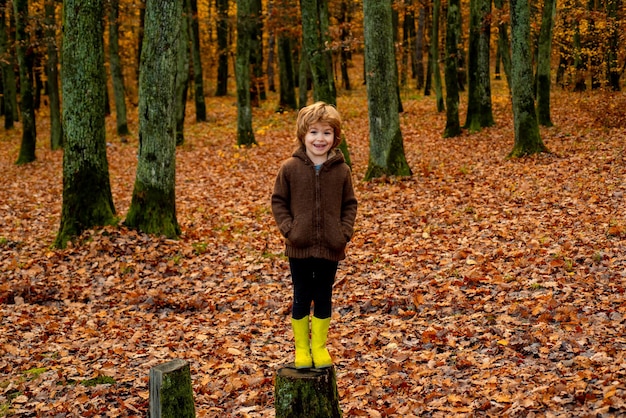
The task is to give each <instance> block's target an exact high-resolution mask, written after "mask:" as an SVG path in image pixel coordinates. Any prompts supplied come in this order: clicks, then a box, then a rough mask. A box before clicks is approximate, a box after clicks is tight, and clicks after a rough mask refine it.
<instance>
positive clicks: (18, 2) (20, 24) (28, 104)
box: [13, 0, 37, 164]
mask: <svg viewBox="0 0 626 418" xmlns="http://www.w3.org/2000/svg"><path fill="white" fill-rule="evenodd" d="M13 9H14V14H15V41H16V42H17V61H18V63H19V67H20V99H21V101H20V110H21V113H22V144H21V146H20V153H19V155H18V157H17V161H16V164H27V163H30V162H32V161H35V148H36V146H37V130H36V125H35V102H34V94H33V79H32V74H33V58H34V57H33V56H32V51H29V46H30V45H29V43H30V37H29V35H28V31H27V30H26V27H27V25H28V0H14V1H13Z"/></svg>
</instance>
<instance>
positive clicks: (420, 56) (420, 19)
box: [415, 3, 426, 90]
mask: <svg viewBox="0 0 626 418" xmlns="http://www.w3.org/2000/svg"><path fill="white" fill-rule="evenodd" d="M420 4H421V3H420ZM425 25H426V9H425V6H420V9H419V14H418V15H417V34H416V36H415V66H416V69H415V71H416V73H415V78H416V80H417V90H421V89H422V88H423V87H424V77H425V76H424V26H425Z"/></svg>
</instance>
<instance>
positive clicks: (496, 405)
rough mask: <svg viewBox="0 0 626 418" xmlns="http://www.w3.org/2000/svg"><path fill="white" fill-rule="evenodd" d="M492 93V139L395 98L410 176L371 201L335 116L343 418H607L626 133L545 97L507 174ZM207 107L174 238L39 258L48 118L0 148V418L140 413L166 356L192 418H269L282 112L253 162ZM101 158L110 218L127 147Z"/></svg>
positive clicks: (565, 101) (56, 190)
mask: <svg viewBox="0 0 626 418" xmlns="http://www.w3.org/2000/svg"><path fill="white" fill-rule="evenodd" d="M497 90H498V91H502V92H503V93H504V94H501V95H500V96H495V97H494V111H495V118H496V123H497V126H496V127H493V128H489V129H485V130H484V131H482V132H480V133H476V134H472V135H469V134H465V135H464V136H462V137H460V138H453V139H442V138H441V133H442V132H443V128H444V126H445V115H444V114H438V113H436V111H435V105H434V101H433V100H434V99H432V98H422V97H420V96H418V95H412V94H409V93H408V92H404V93H403V96H402V97H403V102H404V106H405V113H403V114H402V116H401V120H402V126H403V128H402V131H403V136H404V142H405V148H406V154H407V159H408V161H409V164H410V165H411V167H412V169H413V171H414V175H413V177H412V178H410V179H404V180H398V179H387V180H385V181H376V182H371V183H365V182H362V181H361V179H362V178H363V175H364V173H365V169H366V166H367V156H368V131H367V111H366V101H365V98H364V92H363V91H362V90H359V91H357V92H352V93H351V94H350V93H344V94H343V95H342V97H341V98H340V99H339V106H338V107H339V109H340V110H341V111H342V113H343V116H344V118H345V132H346V135H347V140H348V142H349V144H350V147H351V155H352V161H353V171H354V176H355V181H356V189H357V193H358V197H359V203H360V206H359V214H358V218H357V229H356V235H355V237H354V240H353V242H352V243H351V244H350V246H349V250H348V253H349V256H348V259H347V260H346V261H345V262H343V263H342V264H341V265H340V270H339V273H338V277H337V282H336V286H335V296H334V315H333V322H332V326H331V331H330V338H329V340H330V341H329V344H330V351H331V353H332V355H333V356H334V358H335V362H336V367H337V375H338V386H339V393H340V397H341V407H342V409H343V412H344V415H345V416H368V417H386V416H389V417H411V416H415V417H417V416H424V417H447V416H455V415H458V416H489V417H497V416H511V417H518V416H531V417H532V416H547V417H573V416H576V417H591V416H593V417H597V416H598V417H610V416H619V415H624V414H626V382H625V380H626V359H625V354H624V353H625V352H626V332H625V331H626V330H625V316H626V304H625V302H624V289H625V288H626V219H625V213H624V193H625V192H626V184H625V182H624V180H625V175H626V156H625V150H624V146H625V143H624V137H625V134H626V132H625V129H623V128H621V129H620V128H603V127H601V124H600V123H599V121H600V122H602V121H604V122H606V119H608V118H609V117H610V116H611V115H613V116H614V115H615V114H618V116H619V111H618V110H616V109H615V108H613V107H611V105H610V103H611V101H609V100H607V96H604V95H599V94H595V95H574V94H568V93H563V92H560V91H555V92H554V96H553V121H554V122H555V125H556V126H555V127H553V128H548V129H544V128H542V136H543V139H544V142H545V143H546V145H547V146H548V148H549V149H550V150H551V151H552V154H545V155H539V156H534V157H531V158H525V159H521V160H506V158H505V157H506V155H507V153H508V152H509V151H510V150H511V149H512V146H513V134H512V116H511V110H510V105H509V99H508V97H507V95H506V94H505V93H506V90H505V88H504V87H503V86H500V88H499V89H497ZM622 97H623V96H622ZM622 101H623V99H622ZM190 107H191V108H193V106H190ZM208 109H209V114H210V117H211V120H210V121H209V122H208V123H204V124H195V123H192V122H190V123H189V124H188V126H187V131H186V140H187V142H186V144H185V145H184V146H182V147H180V148H179V149H178V154H177V158H178V165H177V192H176V193H177V209H178V220H179V222H180V224H181V226H182V229H183V236H182V237H181V239H180V240H177V241H174V240H166V239H159V238H156V237H151V236H146V235H144V234H141V233H137V232H135V231H130V230H127V229H125V228H122V227H120V228H105V229H101V230H95V231H88V232H87V233H85V234H84V235H83V236H82V237H81V240H80V242H79V243H77V244H76V245H74V246H72V247H70V248H68V249H67V250H63V251H61V250H54V249H52V248H51V247H50V244H51V243H52V241H53V240H54V237H55V234H56V232H57V230H58V226H59V219H60V218H59V217H60V209H61V202H62V178H61V172H62V153H61V152H51V151H49V150H48V149H47V140H45V139H43V138H46V133H47V131H48V129H49V128H48V127H47V125H48V123H47V121H46V118H45V116H44V115H40V117H39V124H40V126H39V127H38V128H39V135H40V138H42V139H40V145H39V148H38V150H37V155H38V160H37V161H36V162H34V163H32V164H30V165H27V166H21V167H17V166H15V165H14V164H13V163H14V161H15V160H16V158H17V153H18V150H19V142H20V134H19V132H18V130H16V131H15V132H9V133H3V137H2V140H1V141H0V170H1V172H2V182H1V183H0V318H1V325H0V353H1V356H0V416H21V417H31V416H39V417H79V416H80V417H90V416H135V417H143V416H145V415H146V411H147V407H148V399H149V396H148V374H149V369H150V368H151V367H152V366H155V365H157V364H160V363H162V362H165V361H168V360H170V359H173V358H183V359H187V360H189V361H190V364H191V369H192V380H193V386H194V391H195V402H196V410H197V415H198V416H199V417H223V416H232V417H271V416H273V396H274V394H273V392H274V390H273V377H274V373H275V371H276V370H277V368H279V367H280V366H281V365H283V364H285V363H288V362H290V361H292V356H293V346H292V342H291V341H292V335H291V330H290V327H289V314H290V299H291V285H290V277H289V270H288V266H287V262H286V260H285V259H284V258H283V256H282V243H281V240H280V237H279V235H278V232H277V229H276V227H275V225H274V221H273V219H272V217H271V213H270V208H269V196H270V192H271V188H272V185H273V181H274V176H275V173H276V171H277V169H278V166H279V163H280V161H281V160H282V159H284V158H286V157H287V156H288V155H289V154H290V152H291V150H292V148H293V130H294V120H295V113H294V112H287V113H283V114H278V113H274V112H273V105H272V104H269V103H268V104H265V105H264V106H263V108H261V109H257V110H256V111H255V128H256V129H257V132H256V137H257V140H258V141H259V142H260V145H259V146H258V147H253V148H250V149H238V148H236V147H234V146H233V144H234V143H235V140H236V136H235V129H236V107H235V103H234V98H232V97H230V98H226V99H214V98H209V99H208ZM462 117H463V114H462ZM131 120H132V118H131ZM135 120H136V116H135ZM188 120H190V121H192V120H193V115H192V114H190V115H189V118H188ZM108 123H109V125H110V126H109V130H110V132H113V129H114V121H113V120H109V121H108ZM609 125H611V123H609ZM133 129H134V131H135V132H136V131H137V127H136V126H134V127H133ZM135 137H136V135H135ZM108 141H109V147H108V156H109V165H110V177H111V186H112V190H113V195H114V201H115V204H116V208H117V210H118V214H119V216H120V218H121V219H123V218H124V215H125V213H126V211H127V209H128V206H129V204H130V198H131V193H132V187H133V182H134V174H135V165H136V148H137V142H136V138H129V141H128V143H124V142H121V141H120V140H119V139H117V138H116V137H115V135H113V134H112V133H110V134H109V137H108ZM90 383H96V384H95V385H89V384H90Z"/></svg>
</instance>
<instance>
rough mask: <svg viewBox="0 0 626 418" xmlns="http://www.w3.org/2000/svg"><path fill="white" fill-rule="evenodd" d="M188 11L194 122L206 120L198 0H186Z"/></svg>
mask: <svg viewBox="0 0 626 418" xmlns="http://www.w3.org/2000/svg"><path fill="white" fill-rule="evenodd" d="M187 2H188V6H187V7H188V11H189V25H188V31H189V39H190V41H191V42H190V44H191V61H192V63H193V85H194V98H195V104H196V122H206V102H205V100H204V78H203V76H202V58H201V57H202V55H201V51H202V48H201V45H200V23H199V21H198V0H187Z"/></svg>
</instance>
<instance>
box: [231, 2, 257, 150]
mask: <svg viewBox="0 0 626 418" xmlns="http://www.w3.org/2000/svg"><path fill="white" fill-rule="evenodd" d="M252 1H255V0H237V59H236V62H235V73H236V75H237V145H239V146H251V145H253V144H256V140H255V139H254V131H253V130H252V103H251V101H250V52H251V51H250V49H251V47H252V44H251V42H252V36H253V24H254V23H253V18H252V17H251V16H250V13H251V11H252V4H251V3H252Z"/></svg>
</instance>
